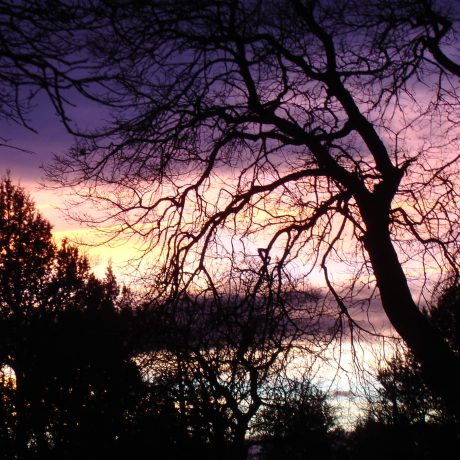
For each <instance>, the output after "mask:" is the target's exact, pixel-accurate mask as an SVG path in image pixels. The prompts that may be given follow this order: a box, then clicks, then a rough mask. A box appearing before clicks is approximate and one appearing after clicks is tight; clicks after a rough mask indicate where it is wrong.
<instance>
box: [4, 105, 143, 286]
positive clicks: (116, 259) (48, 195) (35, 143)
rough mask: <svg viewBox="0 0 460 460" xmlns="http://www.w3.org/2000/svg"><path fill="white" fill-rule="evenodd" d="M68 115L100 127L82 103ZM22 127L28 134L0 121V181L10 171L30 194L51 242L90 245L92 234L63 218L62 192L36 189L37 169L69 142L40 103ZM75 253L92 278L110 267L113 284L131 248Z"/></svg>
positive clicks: (40, 176)
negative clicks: (84, 257)
mask: <svg viewBox="0 0 460 460" xmlns="http://www.w3.org/2000/svg"><path fill="white" fill-rule="evenodd" d="M74 114H75V118H76V119H77V120H80V123H81V120H85V121H86V124H89V123H97V122H98V121H101V122H102V121H103V120H102V116H101V114H100V113H99V112H98V111H97V109H96V108H94V107H91V106H89V105H88V103H86V102H85V101H81V103H79V104H78V106H77V108H76V109H74ZM28 123H29V124H30V126H31V128H33V130H32V129H27V128H26V127H24V126H22V125H19V124H16V123H14V122H12V121H8V120H3V119H2V120H0V175H1V176H3V175H5V174H6V172H7V171H10V174H11V178H12V180H13V183H19V184H20V185H21V186H22V187H24V188H25V189H26V190H27V191H28V192H29V193H30V195H31V197H32V199H33V200H34V202H35V204H36V207H37V209H38V210H39V211H40V213H41V214H42V216H43V217H45V218H46V219H47V220H48V221H50V222H51V224H52V225H53V235H54V237H55V239H56V240H57V241H60V240H62V239H63V238H65V237H67V238H70V239H71V240H75V241H77V240H78V241H80V242H81V241H86V242H88V243H90V244H91V243H92V242H94V241H95V239H96V238H95V235H94V233H92V232H91V231H90V230H89V229H88V228H85V227H84V226H82V225H80V224H79V223H77V222H75V221H72V220H70V219H67V218H66V216H65V215H64V212H63V208H64V204H65V200H66V192H65V191H64V190H62V191H59V190H49V189H46V188H44V187H43V186H42V184H43V183H45V177H44V171H43V168H42V167H43V166H44V165H46V164H49V163H51V162H52V160H53V157H54V156H55V155H60V154H63V153H65V152H66V151H67V149H69V147H70V146H71V145H72V142H73V138H72V136H71V135H70V134H69V133H68V132H67V131H66V129H65V127H64V126H63V125H62V123H60V121H59V120H58V117H57V115H56V114H55V112H54V110H53V108H52V107H51V105H50V103H49V102H48V101H47V100H46V99H45V98H44V97H39V98H37V100H36V101H35V104H34V107H33V108H32V109H31V111H30V112H29V114H28ZM84 127H87V126H84ZM81 248H82V249H81V250H82V251H84V252H85V253H86V254H87V255H88V257H89V259H90V262H91V265H92V267H93V270H94V272H95V273H96V274H97V275H98V276H103V274H104V273H105V270H106V268H107V265H108V264H109V263H110V264H111V265H112V266H113V268H114V270H115V272H116V273H117V276H118V277H119V279H120V278H121V279H123V278H124V277H125V272H126V270H125V269H124V268H125V265H126V264H125V262H126V261H127V260H128V259H129V258H130V257H131V256H132V255H133V254H135V251H134V247H133V245H123V246H118V247H107V246H103V247H93V248H90V247H89V246H81Z"/></svg>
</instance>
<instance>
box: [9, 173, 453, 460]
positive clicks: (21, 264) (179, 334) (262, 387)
mask: <svg viewBox="0 0 460 460" xmlns="http://www.w3.org/2000/svg"><path fill="white" fill-rule="evenodd" d="M0 277H1V284H0V286H1V287H0V331H1V341H0V368H1V370H0V400H1V405H0V427H1V430H0V445H1V449H0V456H1V458H4V459H12V458H17V459H30V460H32V459H53V458H56V459H58V458H66V459H67V458H68V459H72V458H75V459H77V458H82V457H84V458H88V459H92V458H94V459H95V458H101V457H103V458H120V459H121V458H126V457H127V456H128V457H129V458H144V457H148V458H158V459H162V458H164V459H177V460H182V459H185V458H190V457H193V458H202V459H207V458H209V459H213V458H216V457H220V458H226V459H229V460H230V459H232V460H233V459H235V460H237V459H241V460H243V459H244V460H245V459H246V458H248V455H249V454H250V453H251V452H259V453H260V454H261V455H262V454H263V455H264V457H259V458H267V459H270V460H276V459H284V458H286V456H288V457H289V458H294V459H296V458H298V459H307V458H319V457H321V458H326V459H327V458H329V459H336V458H349V459H353V458H357V459H359V458H369V455H371V456H372V458H387V457H385V455H387V454H388V453H391V454H392V456H393V457H394V458H399V457H397V456H395V455H398V452H399V454H401V452H404V455H406V456H405V457H404V458H420V455H422V454H423V455H425V457H424V458H439V457H436V455H439V452H440V449H441V450H442V449H443V448H445V451H446V452H448V449H449V448H452V447H456V446H457V444H456V442H457V441H456V439H457V438H456V435H457V433H458V424H457V419H456V418H455V414H452V413H451V411H449V408H448V407H446V405H445V404H444V402H443V401H442V400H441V399H440V398H439V397H438V396H437V395H436V394H433V393H432V392H431V391H430V390H429V388H428V387H427V386H426V384H425V382H424V380H423V377H422V373H421V370H420V366H419V365H418V364H417V362H416V361H415V360H414V358H413V356H412V355H410V354H409V352H407V354H406V355H404V356H403V355H397V356H396V357H395V358H393V360H392V361H390V362H389V363H388V365H387V366H386V367H384V368H382V369H381V370H380V373H379V374H378V381H379V382H380V385H379V389H378V391H377V393H376V394H373V395H372V396H370V397H369V404H368V407H367V412H366V413H367V415H366V416H364V415H363V418H362V419H361V420H360V422H359V423H358V425H357V427H356V428H355V430H354V431H353V432H351V433H345V432H344V431H343V430H342V429H341V428H340V427H339V425H338V421H337V420H338V419H337V414H336V413H335V412H334V409H333V405H332V404H331V400H330V397H328V395H327V394H326V393H324V392H323V391H321V390H319V389H318V387H317V386H315V384H314V383H313V381H312V379H311V378H310V376H309V374H308V372H305V373H304V374H303V375H297V376H295V377H294V376H293V375H292V369H291V374H290V372H289V370H288V365H289V358H290V356H291V354H292V353H294V352H295V353H297V355H296V356H297V358H298V356H299V354H298V353H299V352H300V351H301V345H299V344H297V342H299V343H302V344H304V342H305V341H306V340H308V334H310V335H316V336H317V337H316V338H317V339H318V340H319V334H320V333H321V331H320V330H318V329H313V330H312V329H308V330H307V328H304V329H302V330H300V329H298V328H292V327H291V321H290V317H289V313H291V314H292V311H291V312H290V308H293V305H291V304H295V306H296V307H297V308H296V310H295V311H296V313H298V311H299V310H298V309H299V305H298V304H299V299H298V296H294V297H295V302H292V300H291V302H289V300H285V301H284V302H283V304H282V305H279V304H276V303H273V302H270V301H269V298H270V293H269V292H266V293H265V295H264V294H263V293H262V292H261V290H260V289H259V293H260V295H259V296H258V297H257V298H252V300H251V298H250V296H249V295H247V293H248V292H247V290H249V292H251V291H252V286H251V285H250V284H251V282H250V280H248V279H247V278H244V281H246V283H248V285H246V286H245V287H244V288H241V289H242V290H241V291H239V292H233V295H232V293H231V292H227V293H226V295H225V296H223V298H222V303H221V304H216V300H215V297H213V298H212V301H211V300H210V301H207V299H205V298H196V297H189V298H187V299H183V301H182V302H181V303H180V304H175V305H174V306H173V307H174V308H173V309H172V310H171V305H168V304H165V303H163V301H162V302H161V303H158V302H153V301H152V299H149V300H146V299H145V298H141V297H140V296H139V295H137V294H136V292H135V291H131V290H130V289H129V288H128V287H120V286H119V285H118V284H117V281H116V279H115V276H114V274H113V272H112V271H111V269H110V268H108V269H107V273H106V275H105V277H104V278H103V279H98V278H97V277H96V276H95V275H94V274H93V273H92V271H91V267H90V264H89V262H88V259H87V258H86V257H85V256H83V255H81V254H80V252H79V249H78V248H77V247H76V246H74V245H72V244H71V243H69V242H68V241H67V240H64V241H62V242H61V243H60V244H56V243H55V242H54V241H53V238H52V234H51V226H50V224H49V222H47V221H46V220H45V219H44V218H43V217H42V216H41V215H40V214H39V213H38V212H37V211H36V209H35V207H34V203H33V201H32V200H31V198H30V197H29V196H28V194H27V193H26V192H25V191H24V189H23V188H22V187H20V186H18V185H14V184H13V183H12V181H11V178H10V177H9V176H6V177H4V178H3V179H2V180H1V182H0ZM238 283H239V286H241V285H242V284H243V283H242V280H241V279H239V280H238ZM459 292H460V288H459V287H458V286H457V285H452V286H449V287H447V288H446V289H444V291H443V294H442V295H441V297H440V300H439V302H438V304H437V306H436V307H434V308H433V309H432V310H431V311H430V318H431V319H432V321H433V323H434V324H435V325H436V327H438V328H439V330H441V331H442V332H443V334H444V335H445V337H446V340H447V341H448V343H449V345H450V346H451V348H452V349H453V350H454V352H455V353H458V349H459V348H458V338H459V334H458V328H457V327H455V326H454V325H455V322H456V321H458V318H459V316H460V315H459V314H458V309H459V301H458V299H459ZM245 293H246V295H243V294H245ZM285 296H286V297H288V298H289V297H290V296H291V297H292V292H286V293H285ZM317 297H318V296H317V295H315V294H314V293H310V294H308V295H307V296H306V295H305V294H304V295H303V297H302V299H301V302H302V305H303V306H302V308H303V309H304V311H308V304H309V303H311V304H314V305H315V306H316V303H317V301H318V298H317ZM298 322H299V320H298V318H297V323H298ZM310 326H311V324H310ZM311 343H312V342H310V345H311ZM309 353H311V351H309ZM303 357H304V359H305V360H306V361H305V362H307V360H308V359H307V358H308V356H307V355H304V356H303ZM297 370H298V369H297ZM376 440H377V441H378V442H379V445H380V444H381V443H382V440H385V444H384V445H385V447H384V448H379V452H376V447H375V443H376ZM396 441H398V443H399V444H398V451H391V449H392V448H393V447H394V446H395V444H394V443H395V442H396ZM251 446H252V447H251ZM391 446H393V447H391ZM401 446H403V447H401ZM256 448H257V449H258V450H257V449H256ZM254 449H255V450H254ZM388 449H389V450H390V452H389V451H388ZM376 455H377V456H376ZM378 455H381V457H379V456H378ZM401 455H402V454H401ZM411 455H412V457H411ZM401 458H402V457H401Z"/></svg>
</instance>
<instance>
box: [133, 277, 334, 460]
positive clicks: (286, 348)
mask: <svg viewBox="0 0 460 460" xmlns="http://www.w3.org/2000/svg"><path fill="white" fill-rule="evenodd" d="M239 275H240V276H238V278H236V277H234V278H232V279H230V280H229V279H228V278H227V283H228V289H227V292H224V293H220V295H218V296H216V295H208V293H203V294H201V295H197V294H196V292H195V295H193V296H185V297H183V298H181V300H180V301H176V302H174V303H169V304H163V305H157V306H155V308H154V309H153V310H149V311H150V312H151V313H150V315H151V319H154V323H155V324H156V325H157V327H156V328H155V327H154V328H153V330H156V333H155V334H154V335H152V336H151V339H152V340H153V342H151V343H150V344H147V346H146V351H145V353H142V354H141V355H140V356H139V358H138V363H139V364H140V366H141V369H143V371H144V373H145V376H146V378H147V379H149V380H151V381H153V382H156V383H157V384H158V383H159V382H164V386H168V388H169V391H170V393H171V395H172V398H173V400H174V401H176V404H177V406H178V411H179V412H180V416H181V418H182V419H183V420H184V421H185V423H186V424H187V426H188V430H189V431H191V433H192V434H193V435H194V436H195V437H198V438H202V439H203V440H204V441H205V443H206V444H208V445H209V446H210V449H211V452H212V455H213V457H220V458H228V459H242V460H244V459H246V458H247V442H246V435H247V432H248V430H249V428H250V426H251V423H252V422H253V420H254V418H255V416H256V415H257V414H258V412H259V410H260V409H261V407H262V406H264V405H266V404H267V403H268V402H269V401H270V400H271V399H272V395H271V394H272V393H273V388H275V387H276V388H278V389H281V388H284V387H285V384H286V381H287V379H286V374H289V373H293V372H295V371H297V372H299V369H293V368H292V362H291V361H292V360H294V359H295V360H298V361H302V366H303V370H302V372H303V373H308V365H309V364H310V365H311V364H312V362H313V360H312V359H311V358H312V350H315V351H316V350H317V349H318V347H320V346H321V345H323V346H324V342H325V341H326V340H327V339H329V338H330V337H329V331H328V330H326V328H325V327H323V325H322V322H321V319H322V318H320V317H319V315H318V306H317V304H318V297H317V296H315V295H314V294H312V293H306V292H299V291H298V290H297V291H294V290H290V292H286V291H283V295H279V294H278V293H276V292H273V291H272V289H271V288H272V283H271V280H269V279H265V280H264V282H263V285H261V286H259V287H258V288H257V289H255V288H254V286H253V285H252V284H253V282H254V280H255V281H256V282H259V283H260V280H259V279H258V278H257V277H255V276H254V275H255V274H254V273H248V272H244V271H243V272H240V273H239ZM233 276H235V274H233ZM229 289H230V291H229ZM158 325H161V328H160V329H158ZM309 361H311V362H310V363H309ZM286 391H287V390H286Z"/></svg>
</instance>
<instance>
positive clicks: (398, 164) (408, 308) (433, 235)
mask: <svg viewBox="0 0 460 460" xmlns="http://www.w3.org/2000/svg"><path fill="white" fill-rule="evenodd" d="M58 3H59V2H58ZM72 6H74V7H75V11H74V13H80V14H77V15H76V16H75V17H77V18H80V22H79V24H80V26H81V27H80V29H79V30H81V31H84V33H83V32H82V33H83V36H84V37H85V39H84V42H83V45H84V50H85V56H86V57H88V58H89V59H90V60H89V61H88V62H89V63H90V64H89V65H90V66H92V65H93V64H94V67H91V68H90V72H88V74H91V75H93V76H94V75H99V77H100V78H103V79H104V82H103V83H104V85H103V89H104V90H103V91H102V90H101V87H99V90H94V92H93V93H90V89H91V87H90V85H89V86H87V87H86V89H85V91H86V93H87V94H88V95H89V96H91V97H92V98H93V99H97V100H99V101H101V102H105V103H107V104H110V105H111V106H112V107H113V118H112V120H111V122H110V123H109V125H108V126H107V127H106V129H105V130H104V132H92V133H87V134H86V137H85V138H83V139H82V140H81V141H80V142H79V144H78V145H76V147H75V148H74V149H73V150H71V152H70V153H69V154H68V155H66V156H63V157H61V158H60V159H58V161H57V162H56V163H55V165H54V167H52V168H50V169H49V176H50V177H51V178H53V179H54V180H55V181H56V183H57V184H58V185H65V186H69V187H73V188H74V190H75V191H76V193H77V194H79V195H80V197H82V198H83V200H84V202H85V203H91V204H99V205H100V211H101V212H100V213H96V215H95V218H94V219H93V220H92V219H91V218H87V217H85V216H80V218H81V219H82V220H85V221H89V222H90V223H93V224H94V225H100V224H102V223H111V224H113V226H112V228H115V233H117V232H118V233H134V234H136V235H138V236H141V237H142V238H143V239H144V243H145V246H144V249H145V250H146V251H153V250H158V248H162V251H163V253H162V258H161V260H162V261H163V260H164V261H165V264H164V266H163V267H161V275H162V278H163V280H164V284H163V286H164V288H165V289H166V290H169V291H170V292H171V293H172V294H177V293H178V292H181V291H183V290H186V289H189V288H191V287H192V285H193V284H194V283H195V285H202V284H203V283H205V284H207V285H209V286H210V287H211V288H212V285H213V283H214V281H213V272H215V270H216V268H215V265H216V262H215V261H216V258H218V257H219V256H221V255H222V254H224V253H227V254H230V256H231V258H233V259H234V260H238V261H240V260H241V259H243V260H244V258H248V257H253V258H254V259H257V260H258V262H259V264H260V273H261V274H262V273H266V272H267V271H268V272H270V273H272V274H273V275H274V276H276V275H277V274H280V273H281V271H282V269H283V268H284V267H288V268H289V267H292V265H293V264H294V262H295V261H298V262H297V263H299V264H301V265H302V264H304V269H305V270H306V271H309V270H311V269H312V267H314V266H315V267H319V268H321V269H322V270H323V273H324V274H325V279H326V283H327V285H328V287H329V288H330V291H331V293H332V295H333V297H334V298H335V300H336V302H337V306H338V309H337V314H338V316H339V318H341V319H344V320H345V322H348V323H349V324H351V325H354V326H357V325H356V322H355V321H354V318H353V314H352V313H353V311H352V309H351V308H350V306H351V305H352V304H353V301H354V300H356V299H358V298H359V299H361V300H362V297H363V296H364V294H365V293H368V292H371V294H370V295H369V296H368V297H369V298H371V297H372V296H373V294H374V292H375V290H378V292H379V295H380V298H381V302H382V305H383V308H384V310H385V312H386V314H387V316H388V318H389V320H390V321H391V323H392V325H393V326H394V327H395V329H396V330H397V332H398V333H399V334H400V335H401V337H403V339H404V340H405V341H406V343H407V344H408V346H409V347H410V349H411V350H412V351H413V353H414V355H415V357H416V359H417V360H418V361H420V363H421V365H422V368H423V372H424V373H425V375H426V377H427V381H428V382H429V384H430V385H431V386H432V387H433V388H434V389H435V390H436V392H438V394H440V395H442V396H443V397H444V398H445V400H446V401H448V403H449V404H450V405H451V406H452V407H453V408H454V410H455V411H456V412H457V413H460V394H459V392H458V391H457V388H458V381H459V377H460V364H459V360H458V358H457V357H456V356H455V355H454V354H453V353H452V351H451V350H450V349H449V347H448V346H447V345H446V343H445V342H444V341H443V339H442V337H441V336H440V334H439V333H438V331H437V330H436V329H435V328H434V327H433V326H432V325H431V324H430V323H429V321H428V320H427V318H426V316H425V315H424V314H423V313H422V312H421V311H420V309H419V308H418V306H417V296H418V291H417V289H415V288H413V287H412V286H410V284H409V279H410V278H412V277H415V278H418V279H419V280H420V281H421V282H422V284H423V286H422V296H423V295H425V292H426V290H427V282H428V280H429V278H430V277H431V276H432V274H433V272H434V271H436V272H437V273H441V274H442V273H443V272H444V271H445V269H446V268H447V269H449V270H453V271H454V272H458V263H457V255H458V241H459V234H458V233H459V228H460V227H459V226H458V221H459V206H458V203H459V193H458V192H459V189H458V187H459V185H458V180H457V177H458V172H459V171H458V164H459V162H458V110H457V109H458V102H459V100H458V94H459V93H458V83H457V80H456V79H457V77H458V74H459V67H458V64H457V63H456V61H455V59H456V58H455V56H456V53H457V52H458V45H457V42H456V41H455V38H456V34H457V26H458V21H457V14H458V11H457V4H456V2H454V1H435V0H432V1H430V0H426V1H420V2H415V3H414V2H409V1H405V0H386V1H384V2H381V1H378V2H376V1H373V0H370V1H369V2H365V4H363V2H361V1H350V0H348V1H340V0H339V1H337V2H333V3H331V2H329V1H327V0H324V1H323V0H291V1H288V0H273V1H267V2H260V1H236V0H221V1H217V2H209V1H207V0H200V1H197V2H193V3H191V2H188V1H183V0H177V1H172V2H171V1H158V2H154V3H151V2H142V1H140V2H134V3H131V2H128V3H126V2H123V1H119V2H110V4H106V3H103V2H101V3H99V2H95V4H94V5H92V8H89V7H81V6H80V5H79V4H77V3H75V5H74V4H72ZM88 15H89V16H88ZM91 15H93V16H91ZM82 17H83V18H93V20H94V21H96V22H95V24H96V23H97V24H98V25H99V26H100V27H93V26H92V24H93V22H91V21H89V22H88V24H89V25H88V24H86V25H85V24H83V25H82V22H81V18H82ZM66 18H67V19H66V21H68V22H67V27H70V25H72V24H74V23H73V22H72V19H71V18H68V17H66ZM39 53H40V50H38V54H39ZM82 71H83V72H84V71H85V69H82ZM69 84H70V85H74V84H75V83H74V82H72V81H69ZM75 86H76V87H77V89H81V88H82V86H81V85H78V84H76V85H75ZM58 100H59V99H58ZM58 107H59V113H61V114H63V113H64V112H63V111H62V110H61V109H60V106H59V105H58ZM63 118H65V117H63ZM82 152H83V153H84V154H82ZM248 241H250V242H251V243H248ZM337 261H338V262H342V263H345V264H348V265H349V266H351V267H352V268H353V269H352V272H353V273H352V274H351V275H350V276H351V280H352V281H351V282H350V283H348V284H349V290H348V292H345V291H343V290H340V289H339V287H340V286H339V284H338V281H337V279H334V277H332V276H331V270H333V269H334V268H333V267H334V265H332V262H337ZM238 263H239V262H238ZM417 264H418V265H417ZM415 265H417V266H415ZM414 270H415V271H414ZM279 280H280V282H281V277H280V276H279ZM367 288H370V289H369V290H367Z"/></svg>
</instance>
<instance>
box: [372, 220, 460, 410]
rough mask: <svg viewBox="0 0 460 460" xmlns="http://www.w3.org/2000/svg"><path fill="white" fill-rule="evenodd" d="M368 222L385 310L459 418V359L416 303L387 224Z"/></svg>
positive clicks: (424, 370)
mask: <svg viewBox="0 0 460 460" xmlns="http://www.w3.org/2000/svg"><path fill="white" fill-rule="evenodd" d="M366 223H367V233H366V236H365V247H366V250H367V252H368V254H369V257H370V261H371V264H372V267H373V271H374V275H375V278H376V280H377V285H378V288H379V291H380V296H381V299H382V305H383V308H384V310H385V312H386V314H387V316H388V318H389V320H390V322H391V324H392V325H393V327H394V328H395V329H396V331H397V332H398V334H399V335H400V336H401V337H402V339H403V340H404V341H405V342H406V344H407V345H408V347H409V348H410V350H411V351H412V353H413V354H414V356H415V358H416V359H417V360H418V361H419V362H420V364H421V366H422V370H423V373H424V376H425V379H426V382H427V384H428V385H429V386H430V387H431V388H432V389H433V391H434V392H435V393H437V394H438V395H439V396H440V397H442V398H443V400H444V401H445V402H446V403H447V405H448V407H449V408H450V410H451V411H452V412H453V413H454V414H456V415H457V416H459V417H460V390H459V389H460V386H459V384H460V360H459V359H458V358H457V357H456V356H455V354H454V353H453V352H452V350H451V349H450V348H449V346H448V345H447V343H446V342H445V341H444V339H443V338H442V336H441V334H440V333H439V331H437V330H436V329H435V328H434V327H433V326H432V325H431V324H430V322H429V321H428V319H427V317H426V316H425V315H424V314H423V313H422V312H421V311H420V310H419V309H418V307H417V305H416V304H415V302H414V300H413V298H412V294H411V292H410V289H409V286H408V283H407V278H406V275H405V274H404V271H403V269H402V267H401V263H400V262H399V260H398V256H397V253H396V250H395V248H394V246H393V243H392V241H391V237H390V232H389V230H388V226H387V225H386V223H385V224H383V225H382V222H376V221H373V219H372V220H369V221H368V222H366Z"/></svg>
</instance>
